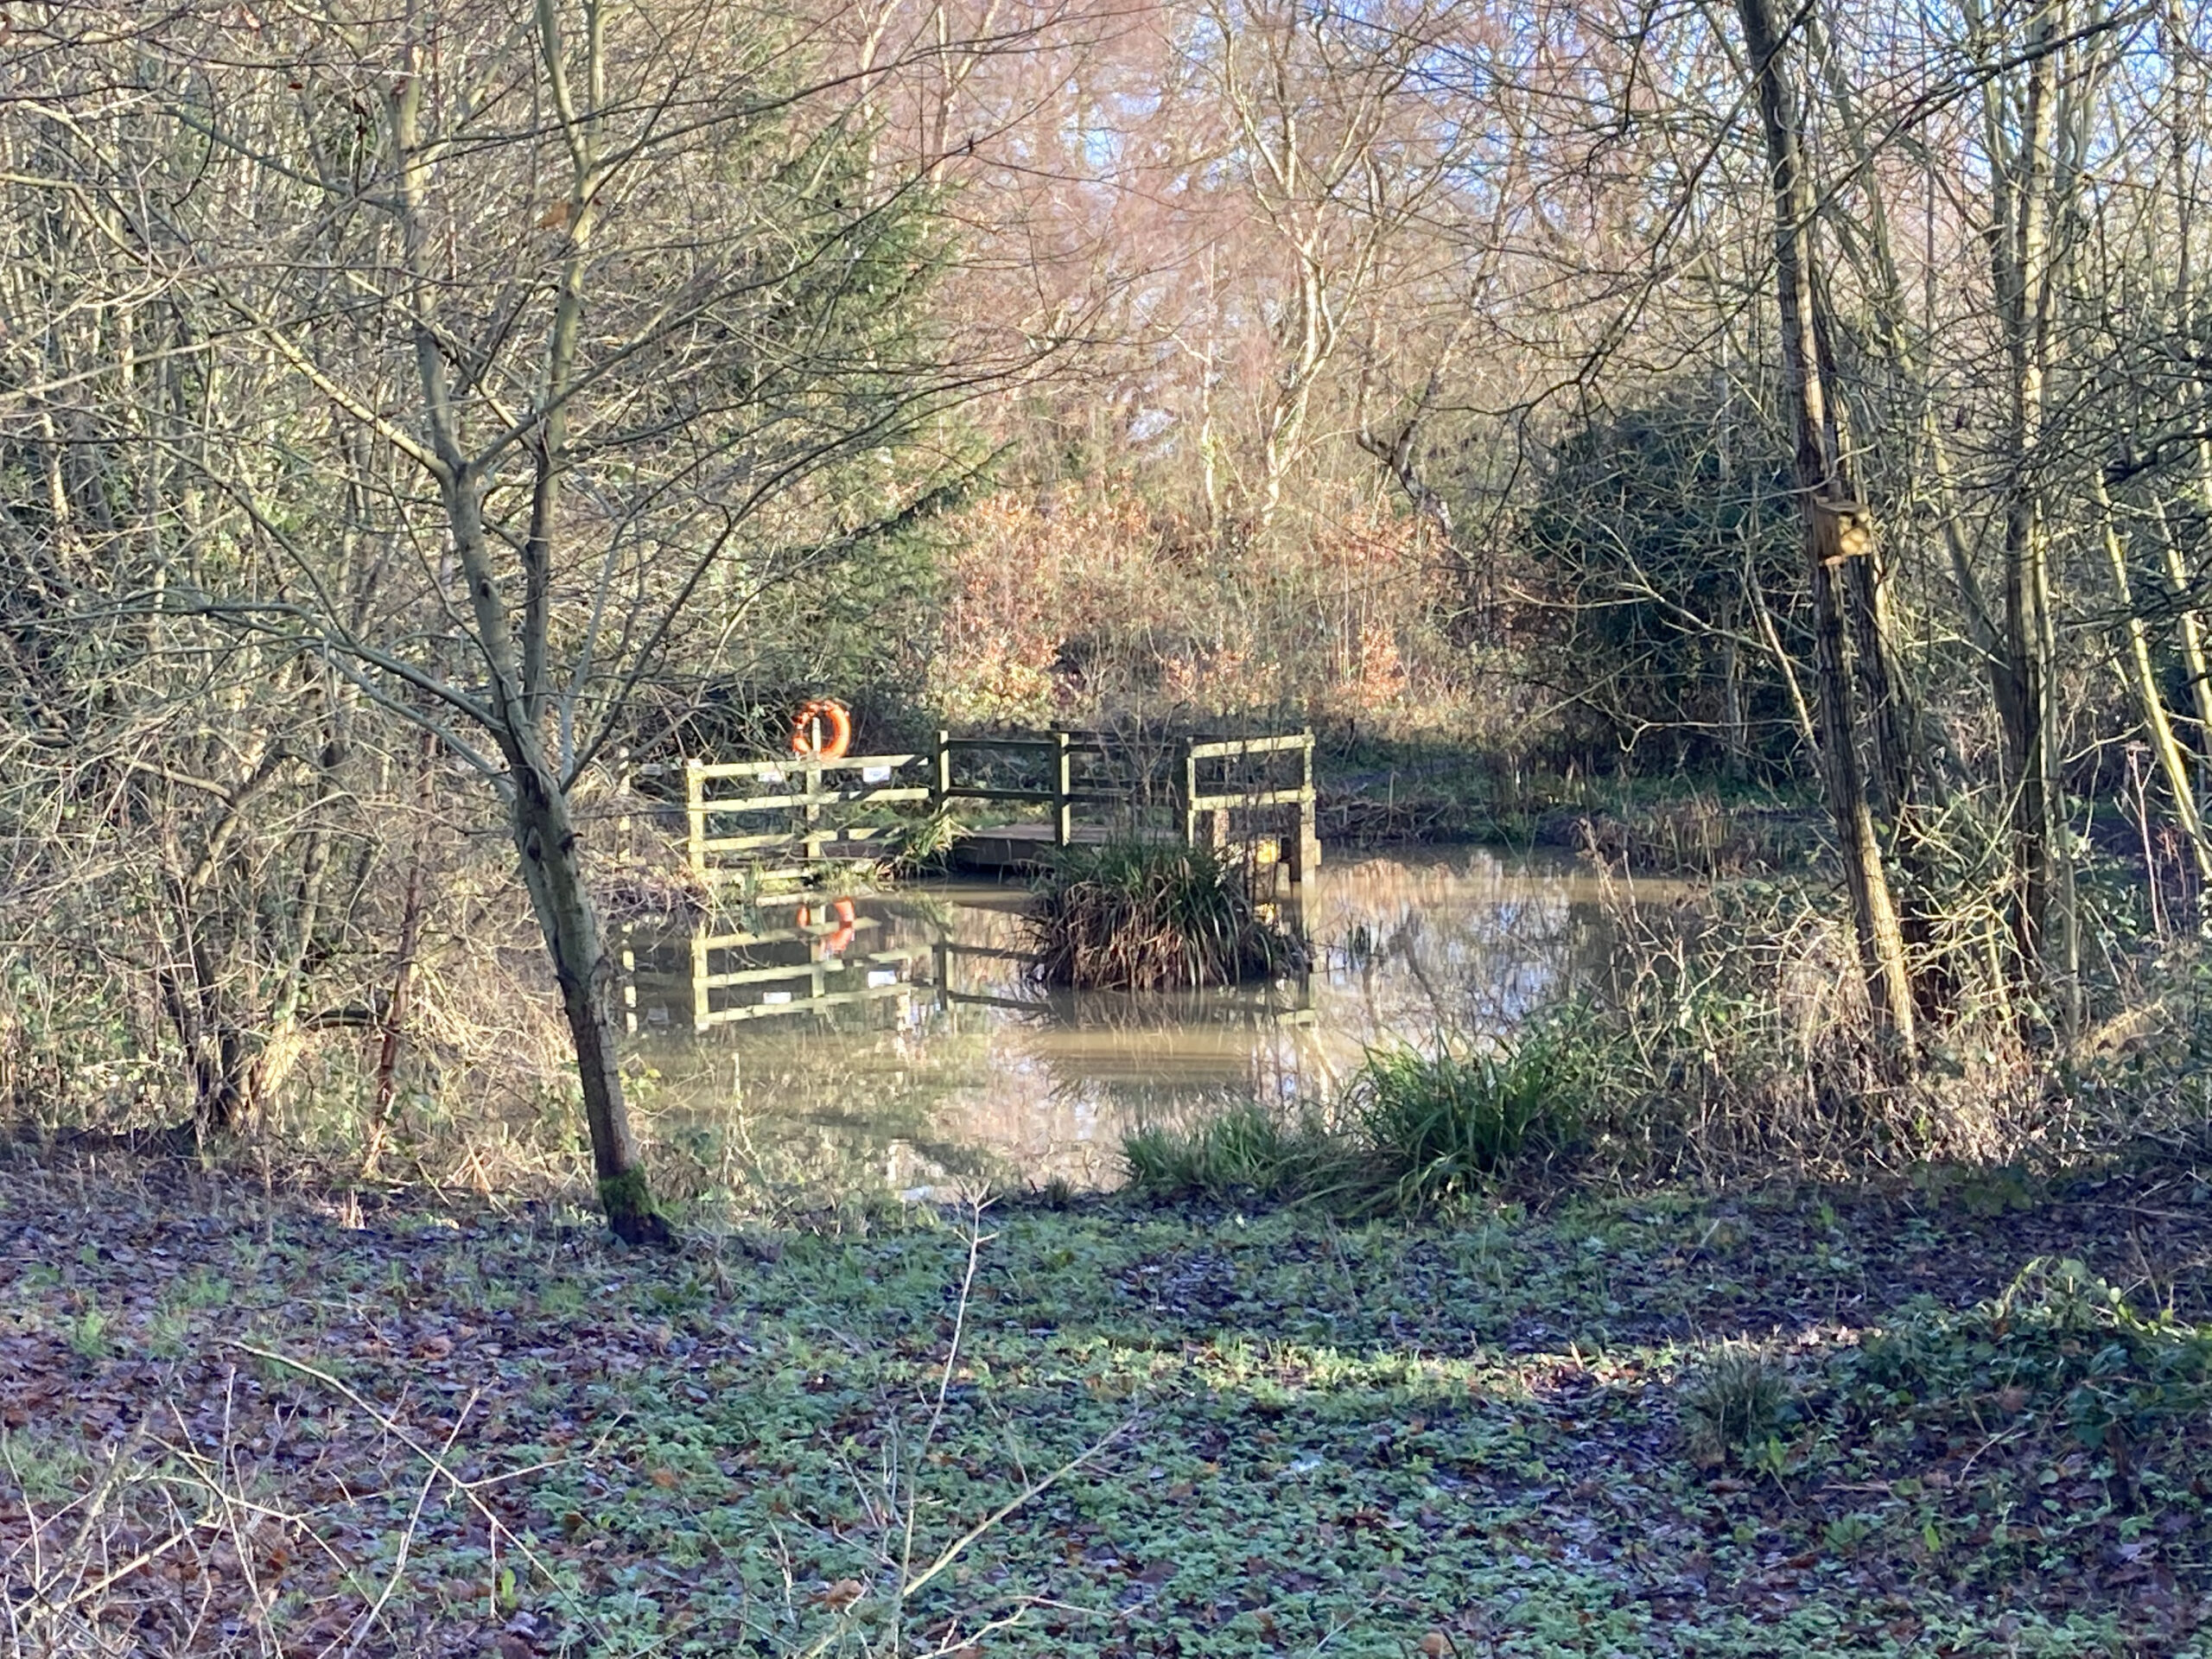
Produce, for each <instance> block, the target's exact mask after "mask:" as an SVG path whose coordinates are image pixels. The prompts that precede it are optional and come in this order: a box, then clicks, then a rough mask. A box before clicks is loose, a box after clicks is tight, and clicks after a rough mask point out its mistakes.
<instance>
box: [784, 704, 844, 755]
mask: <svg viewBox="0 0 2212 1659" xmlns="http://www.w3.org/2000/svg"><path fill="white" fill-rule="evenodd" d="M817 745H818V747H817ZM851 747H853V711H852V710H851V709H848V708H846V707H845V705H844V704H843V703H842V702H838V701H837V699H836V698H835V697H816V698H814V699H813V700H812V701H811V702H806V703H803V704H801V705H800V707H799V711H798V713H797V714H795V715H792V716H791V753H793V754H796V755H801V756H804V758H805V759H807V760H843V759H844V758H845V751H846V750H848V749H849V748H851Z"/></svg>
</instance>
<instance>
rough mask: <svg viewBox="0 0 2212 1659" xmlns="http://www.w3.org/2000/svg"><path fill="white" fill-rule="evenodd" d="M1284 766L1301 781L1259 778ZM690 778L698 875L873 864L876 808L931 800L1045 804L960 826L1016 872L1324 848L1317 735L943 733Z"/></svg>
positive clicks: (961, 854)
mask: <svg viewBox="0 0 2212 1659" xmlns="http://www.w3.org/2000/svg"><path fill="white" fill-rule="evenodd" d="M1286 763H1287V764H1288V765H1291V766H1294V767H1295V768H1296V772H1295V776H1294V778H1284V777H1281V776H1274V777H1270V776H1268V772H1270V771H1271V770H1273V771H1274V772H1281V768H1282V766H1284V765H1285V764H1286ZM1009 772H1010V773H1012V774H1013V775H1012V776H1009V775H1008V773H1009ZM1039 773H1041V781H1037V780H1036V779H1037V776H1038V774H1039ZM683 782H684V807H685V811H686V815H687V818H688V822H689V827H690V836H689V843H688V845H689V857H690V865H691V868H692V869H693V870H694V871H696V873H697V874H699V875H701V876H702V877H712V876H714V875H716V874H722V873H725V872H728V871H729V870H731V869H732V868H741V869H751V870H753V871H756V872H760V873H762V874H797V873H798V871H801V870H804V868H805V867H806V866H808V865H810V864H815V863H818V862H821V861H825V860H837V859H878V858H880V857H881V856H882V855H884V853H885V852H886V851H887V850H888V849H889V846H890V843H891V840H892V838H893V837H895V836H897V834H898V833H899V825H898V824H897V823H895V822H893V823H885V822H883V821H882V819H881V816H880V809H882V808H886V807H896V806H899V805H902V804H918V803H924V802H926V803H928V804H930V805H931V807H933V808H943V807H944V806H945V805H947V804H950V803H951V802H955V801H978V802H984V803H989V804H1004V805H1020V806H1033V807H1042V808H1043V809H1045V813H1046V816H1045V817H1044V818H1043V819H1042V821H1031V822H1017V823H996V824H988V825H963V826H961V827H960V829H959V830H958V834H957V839H956V841H955V842H954V856H955V858H956V860H957V861H960V862H963V863H965V864H968V865H969V866H971V867H975V868H996V869H1003V868H1017V867H1020V866H1021V865H1024V864H1030V863H1034V862H1036V861H1038V860H1039V858H1040V857H1042V856H1044V855H1045V849H1046V848H1060V847H1068V846H1071V845H1074V844H1076V843H1077V842H1086V841H1088V842H1100V841H1104V840H1106V839H1108V838H1109V836H1127V837H1131V838H1135V839H1142V840H1152V839H1158V840H1171V841H1172V840H1176V839H1179V840H1181V841H1182V842H1185V844H1187V845H1193V846H1195V845H1199V844H1205V845H1209V846H1214V847H1220V848H1224V849H1227V848H1242V849H1249V851H1251V852H1252V853H1253V854H1254V855H1255V858H1256V859H1258V860H1259V861H1262V862H1274V861H1279V862H1280V863H1281V865H1282V866H1283V867H1284V868H1285V869H1286V871H1287V874H1289V877H1290V879H1291V880H1292V881H1293V882H1294V883H1297V882H1303V881H1304V880H1305V879H1306V876H1307V874H1309V873H1310V872H1311V871H1312V870H1313V868H1314V867H1315V865H1316V864H1317V863H1318V862H1319V856H1320V843H1319V841H1318V839H1317V838H1316V837H1315V835H1314V831H1313V734H1312V733H1310V732H1299V733H1294V734H1288V735H1283V736H1276V737H1261V738H1226V739H1187V740H1184V741H1180V742H1179V743H1177V744H1175V745H1173V747H1171V748H1169V749H1167V750H1165V751H1164V752H1162V753H1160V754H1157V755H1149V756H1148V755H1147V754H1145V753H1141V752H1140V751H1139V749H1138V748H1137V747H1136V746H1135V745H1133V744H1130V743H1127V742H1123V741H1118V740H1116V739H1114V738H1111V737H1108V736H1102V735H1099V734H1086V733H1078V732H1051V733H1045V734H1039V735H1036V736H1023V737H956V736H955V735H954V734H951V733H950V732H939V733H938V736H937V743H936V746H935V747H934V749H933V750H932V751H931V752H930V753H925V754H869V755H849V756H847V757H846V758H845V759H843V760H803V759H794V760H741V761H731V762H717V763H708V762H704V761H699V760H692V761H689V762H687V763H686V764H685V766H684V768H683ZM872 819H873V820H874V821H871V820H872ZM732 820H734V821H736V823H735V825H734V827H733V826H732V824H731V821H732ZM794 864H795V865H796V866H797V868H796V869H779V868H777V867H779V866H791V865H794Z"/></svg>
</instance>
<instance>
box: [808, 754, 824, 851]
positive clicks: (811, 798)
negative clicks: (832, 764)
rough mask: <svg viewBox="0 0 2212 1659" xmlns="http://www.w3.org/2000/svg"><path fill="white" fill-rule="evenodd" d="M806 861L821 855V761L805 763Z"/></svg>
mask: <svg viewBox="0 0 2212 1659" xmlns="http://www.w3.org/2000/svg"><path fill="white" fill-rule="evenodd" d="M805 812H806V836H805V842H804V845H805V848H806V861H807V862H808V863H810V864H811V863H813V862H814V861H816V860H817V859H818V858H820V857H821V856H822V762H821V761H820V760H810V761H808V762H807V763H806V807H805Z"/></svg>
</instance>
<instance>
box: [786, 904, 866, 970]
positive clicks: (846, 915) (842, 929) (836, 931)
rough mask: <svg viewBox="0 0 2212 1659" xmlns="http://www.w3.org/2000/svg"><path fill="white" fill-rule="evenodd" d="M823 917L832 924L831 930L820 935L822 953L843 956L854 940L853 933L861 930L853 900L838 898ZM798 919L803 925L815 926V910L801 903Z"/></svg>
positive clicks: (826, 955) (827, 955) (828, 955)
mask: <svg viewBox="0 0 2212 1659" xmlns="http://www.w3.org/2000/svg"><path fill="white" fill-rule="evenodd" d="M822 919H823V921H824V922H825V923H828V924H829V925H830V927H829V932H827V933H825V934H822V935H820V936H819V938H820V941H821V946H822V954H823V956H825V957H836V956H842V955H843V954H844V951H845V947H846V946H847V945H849V944H851V943H852V942H853V935H854V934H855V932H857V931H859V920H858V918H856V917H855V915H854V913H853V901H852V900H851V899H838V900H836V902H835V903H833V904H832V905H831V906H829V914H828V915H826V916H824V917H823V918H822ZM798 925H800V926H801V927H811V926H813V925H814V912H812V911H811V910H810V909H808V908H807V906H804V905H801V906H799V907H798Z"/></svg>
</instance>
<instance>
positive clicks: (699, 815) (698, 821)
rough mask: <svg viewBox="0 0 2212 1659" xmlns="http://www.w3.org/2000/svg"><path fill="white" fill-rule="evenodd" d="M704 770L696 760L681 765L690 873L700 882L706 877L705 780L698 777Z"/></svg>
mask: <svg viewBox="0 0 2212 1659" xmlns="http://www.w3.org/2000/svg"><path fill="white" fill-rule="evenodd" d="M704 770H705V767H704V766H703V765H702V763H701V762H700V761H698V760H686V761H685V762H684V763H683V804H684V806H685V807H686V808H687V809H689V810H690V818H691V848H690V856H691V873H692V874H694V875H696V876H697V877H699V879H700V880H705V879H706V875H707V780H706V779H704V778H703V777H702V776H701V775H700V774H701V773H702V772H703V771H704Z"/></svg>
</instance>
